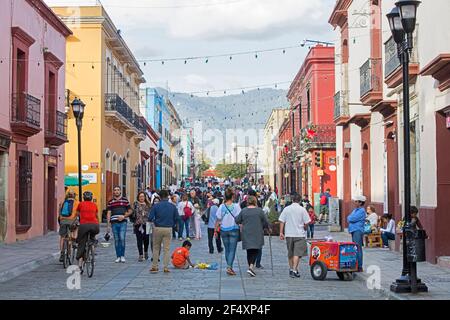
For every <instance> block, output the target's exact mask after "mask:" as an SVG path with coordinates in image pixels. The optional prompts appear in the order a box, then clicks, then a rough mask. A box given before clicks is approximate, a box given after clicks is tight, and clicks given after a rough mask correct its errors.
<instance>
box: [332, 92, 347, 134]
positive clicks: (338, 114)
mask: <svg viewBox="0 0 450 320" xmlns="http://www.w3.org/2000/svg"><path fill="white" fill-rule="evenodd" d="M349 118H350V109H349V105H348V91H339V92H338V93H336V94H335V95H334V123H335V124H336V126H342V125H344V124H345V123H347V121H348V119H349Z"/></svg>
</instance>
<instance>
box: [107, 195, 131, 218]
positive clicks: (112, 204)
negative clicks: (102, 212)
mask: <svg viewBox="0 0 450 320" xmlns="http://www.w3.org/2000/svg"><path fill="white" fill-rule="evenodd" d="M130 209H131V206H130V202H129V201H128V199H127V198H125V197H122V198H120V199H114V198H113V199H112V200H110V201H109V202H108V206H107V210H108V211H111V222H112V223H114V222H126V221H127V220H126V219H124V220H122V221H117V219H118V217H119V216H124V215H125V214H126V213H127V212H128V210H130Z"/></svg>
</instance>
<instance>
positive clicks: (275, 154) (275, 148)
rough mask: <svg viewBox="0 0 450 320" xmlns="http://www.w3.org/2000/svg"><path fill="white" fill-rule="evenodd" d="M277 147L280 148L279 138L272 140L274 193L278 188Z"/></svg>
mask: <svg viewBox="0 0 450 320" xmlns="http://www.w3.org/2000/svg"><path fill="white" fill-rule="evenodd" d="M277 146H278V138H277V137H274V138H273V139H272V147H273V191H275V190H276V188H277Z"/></svg>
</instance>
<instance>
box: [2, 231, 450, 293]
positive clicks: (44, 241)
mask: <svg viewBox="0 0 450 320" xmlns="http://www.w3.org/2000/svg"><path fill="white" fill-rule="evenodd" d="M317 229H318V230H317V232H316V237H320V238H322V237H325V236H327V235H331V236H332V237H333V238H334V240H337V241H348V240H350V236H349V235H348V234H347V233H329V232H327V231H325V230H323V229H325V228H321V227H319V226H318V228H317ZM321 229H322V230H321ZM102 230H103V231H102V232H101V233H100V235H103V234H104V228H102ZM128 237H129V242H128V243H129V245H130V247H129V248H130V249H131V250H133V251H135V248H134V239H133V238H134V236H133V234H132V232H128ZM132 244H133V245H132ZM194 244H195V248H194V250H193V252H192V253H193V257H194V260H195V261H205V262H211V261H215V262H219V264H221V267H222V268H221V269H222V270H223V269H224V267H225V266H224V262H225V261H224V258H223V256H222V255H219V256H218V255H216V254H215V255H212V256H209V255H207V254H206V252H207V251H206V250H207V248H206V239H202V241H200V243H198V242H195V241H194ZM268 244H269V243H268V237H266V246H265V248H264V255H263V264H264V265H265V267H266V269H265V270H263V271H259V273H260V274H261V276H262V277H257V279H256V280H255V279H251V278H248V277H246V274H245V271H246V257H245V252H244V251H243V250H242V249H241V245H239V247H238V252H237V253H238V254H237V260H236V264H237V265H236V269H237V270H238V271H239V274H240V275H242V276H239V277H227V276H225V275H224V273H223V272H214V271H209V272H208V271H201V270H198V271H195V270H191V271H192V273H191V276H190V279H189V281H188V282H186V281H187V280H182V279H180V278H179V277H178V276H177V274H178V273H179V272H175V274H174V275H173V277H174V279H172V283H170V284H171V286H169V287H172V288H176V287H177V284H178V285H180V284H181V282H183V281H184V282H186V283H185V287H184V289H186V288H189V287H191V286H192V287H197V288H201V291H202V293H201V294H199V296H198V297H197V298H199V299H204V298H206V297H209V298H211V299H231V298H233V299H296V298H297V299H305V298H306V299H308V297H310V298H311V299H314V297H317V294H318V292H326V294H325V295H324V296H323V298H324V299H339V297H340V298H342V292H345V293H346V294H347V295H350V296H351V297H350V296H349V298H350V299H351V298H353V299H358V298H359V299H367V298H369V297H372V296H371V295H370V294H363V291H361V289H362V288H363V287H364V288H365V287H366V280H367V279H368V277H369V276H370V274H368V273H363V274H358V276H357V277H356V279H357V280H359V281H356V282H357V283H359V285H358V284H357V283H354V284H353V285H352V284H351V283H346V282H339V281H338V282H336V281H335V280H334V278H335V275H333V274H332V273H330V279H329V280H327V281H324V282H320V281H313V280H312V279H311V276H310V275H309V267H308V266H307V259H306V258H304V259H302V264H301V266H302V267H301V274H302V279H303V281H305V282H303V281H302V282H303V285H301V287H302V292H301V293H297V294H296V293H294V292H295V291H296V290H295V288H294V287H292V288H291V286H296V285H295V283H294V284H293V283H292V281H289V280H288V279H289V278H287V277H286V276H285V274H284V273H285V271H286V270H285V269H286V256H285V255H286V252H285V244H284V242H281V241H280V240H279V239H278V238H275V237H272V246H273V252H272V253H273V263H274V270H275V274H274V276H272V275H271V267H270V266H271V262H270V253H269V246H268ZM173 245H179V244H178V241H174V242H173ZM127 247H128V246H127ZM100 252H101V257H99V258H100V259H99V265H98V267H99V268H98V271H99V272H100V274H97V275H96V279H95V280H94V282H92V281H91V284H92V288H91V290H92V292H90V294H92V295H91V296H90V298H99V299H102V298H110V297H111V295H112V296H115V295H116V294H118V292H119V291H118V290H119V289H120V293H121V294H120V296H121V297H122V298H126V297H127V294H129V295H130V298H131V297H132V296H135V295H136V289H139V288H145V287H147V282H148V285H149V287H153V290H152V292H151V296H153V297H155V296H159V297H160V298H163V297H165V295H166V294H167V291H166V288H167V286H165V285H162V283H161V282H159V281H160V280H157V279H158V278H160V277H165V275H159V276H156V277H150V279H149V277H148V265H147V266H143V265H141V264H139V263H136V262H132V261H130V263H131V264H127V265H122V264H119V265H117V264H114V263H111V262H112V261H113V258H114V256H113V255H114V253H113V252H114V249H113V248H112V247H111V248H108V249H100ZM130 254H131V253H130ZM58 256H59V249H58V235H57V234H56V233H51V234H48V235H46V236H44V237H38V238H34V239H32V240H28V241H21V242H17V243H14V244H9V245H6V244H1V245H0V287H1V286H2V285H1V283H2V282H3V283H4V284H5V287H8V288H9V291H10V292H11V291H12V290H13V289H14V288H15V283H13V282H11V281H8V280H11V279H14V278H16V279H19V278H20V277H19V276H20V275H24V276H23V277H21V278H23V279H22V280H23V281H22V280H12V281H15V282H17V284H19V285H21V286H24V287H23V290H24V292H26V291H27V290H30V282H29V281H28V280H31V279H32V278H34V279H36V278H35V276H36V275H40V276H44V275H48V279H47V280H45V279H43V281H44V280H45V281H44V282H45V283H47V285H48V280H50V279H57V278H59V277H60V278H61V281H60V282H61V283H64V279H65V277H66V276H65V275H64V272H61V271H62V270H61V269H62V266H61V264H60V263H58ZM127 256H128V254H127ZM133 258H134V256H133V255H131V256H130V259H131V260H133ZM46 266H48V267H46ZM370 266H378V267H379V268H380V272H381V292H382V294H383V295H385V296H388V297H389V298H390V299H401V300H403V299H406V300H408V299H411V300H416V299H417V300H425V299H450V269H446V268H442V267H439V266H436V265H432V264H429V263H426V262H424V263H419V264H418V274H419V276H420V278H421V279H422V281H423V282H424V283H426V285H427V286H428V288H429V292H428V293H425V294H424V293H422V294H417V295H412V294H402V295H399V294H395V293H392V292H390V290H389V288H390V285H391V283H392V282H393V281H395V279H396V278H397V277H398V276H399V275H400V273H401V269H402V256H401V255H400V254H399V253H396V252H392V251H389V249H369V248H365V249H364V269H365V270H366V271H368V270H370V269H369V267H370ZM127 268H129V269H127ZM102 269H104V270H105V271H106V270H108V269H109V270H115V269H118V270H116V272H118V273H117V274H116V275H111V279H109V278H107V273H106V274H105V275H102V274H101V273H102V271H103V270H102ZM122 269H124V270H122ZM125 269H127V270H125ZM125 271H126V272H125ZM121 272H123V274H122V273H121ZM103 277H104V279H103ZM116 277H117V278H116ZM123 277H125V278H123ZM43 278H45V277H43ZM122 278H123V279H122ZM285 278H286V279H285ZM27 279H28V280H27ZM121 279H122V280H123V281H122V280H121ZM118 280H121V281H122V282H123V285H122V286H121V287H120V288H118V289H117V290H116V289H114V290H112V289H111V288H109V287H108V286H110V285H112V284H114V285H115V286H117V285H118V284H121V282H120V281H118ZM155 280H156V281H155ZM34 281H36V280H34ZM95 281H96V282H98V284H99V285H100V284H101V286H100V287H102V286H104V288H109V289H111V290H106V291H104V290H99V289H98V286H96V285H95ZM22 282H23V283H22ZM169 282H170V281H169ZM7 283H9V284H8V285H7ZM144 283H145V285H144ZM280 283H282V284H283V285H282V286H280ZM168 284H169V283H168ZM355 285H357V287H358V289H357V288H356V287H354V286H355ZM9 286H10V287H9ZM155 287H156V288H158V287H160V289H161V290H162V291H161V292H160V293H159V292H158V291H157V290H156V291H155ZM359 287H361V289H359ZM268 288H270V290H268ZM338 288H339V289H340V290H339V289H338ZM54 289H56V288H54ZM264 289H265V290H264ZM286 289H288V292H289V291H290V294H287V292H286ZM40 290H42V289H38V288H36V292H37V293H39V294H40ZM175 290H176V289H175ZM341 290H342V291H341ZM352 290H353V293H352ZM365 290H367V289H365ZM19 291H20V290H19ZM116 291H117V292H116ZM176 291H178V290H176ZM61 292H64V291H61ZM94 292H95V293H94ZM105 292H107V295H108V297H104V296H103V295H104V294H105ZM22 294H23V293H22V292H17V297H20V296H22ZM85 294H86V293H85ZM142 294H143V298H144V297H145V295H144V292H143V293H142ZM149 294H150V292H149ZM185 294H186V298H187V296H188V295H189V294H191V290H189V289H187V290H180V291H178V292H176V294H175V292H174V294H173V295H170V298H172V299H174V298H175V299H180V298H184V297H185ZM71 296H72V297H73V298H88V296H89V295H87V296H85V295H84V294H81V295H77V294H75V295H71ZM373 298H375V299H380V298H382V297H381V296H379V295H373ZM369 299H370V298H369Z"/></svg>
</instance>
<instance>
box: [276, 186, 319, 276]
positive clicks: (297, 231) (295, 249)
mask: <svg viewBox="0 0 450 320" xmlns="http://www.w3.org/2000/svg"><path fill="white" fill-rule="evenodd" d="M292 200H293V202H292V204H291V205H290V206H287V207H286V208H285V209H284V210H283V212H281V215H280V217H279V218H278V220H279V221H280V239H281V240H284V239H286V244H287V249H288V259H289V276H290V277H291V278H300V273H299V272H298V265H299V263H300V259H301V258H302V257H303V256H306V255H307V254H308V248H307V244H306V230H307V229H308V224H309V223H310V222H311V219H310V218H309V214H308V212H307V211H306V209H305V208H303V207H302V206H301V205H300V202H301V200H302V198H301V197H300V195H299V194H295V195H293V196H292Z"/></svg>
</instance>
